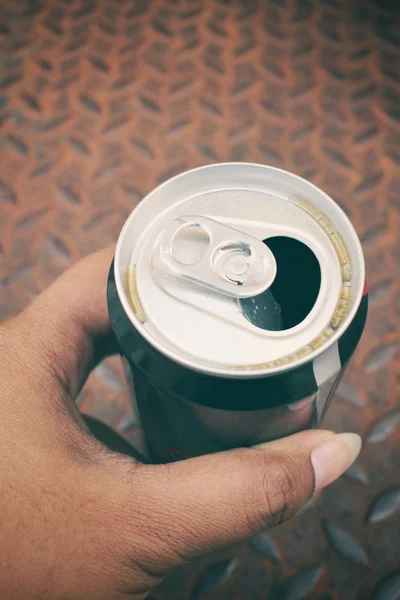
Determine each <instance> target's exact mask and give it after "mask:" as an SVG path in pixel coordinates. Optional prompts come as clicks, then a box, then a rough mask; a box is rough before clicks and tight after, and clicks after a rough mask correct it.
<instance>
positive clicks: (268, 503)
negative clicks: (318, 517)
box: [243, 449, 303, 534]
mask: <svg viewBox="0 0 400 600" xmlns="http://www.w3.org/2000/svg"><path fill="white" fill-rule="evenodd" d="M250 452H251V456H250V458H249V459H248V460H249V461H250V464H249V468H247V472H248V476H247V477H246V478H245V481H244V490H243V491H244V494H243V498H244V510H245V513H246V515H247V521H248V525H249V528H250V531H251V533H252V534H257V533H260V531H263V530H265V529H270V528H272V527H275V526H276V525H279V524H280V523H283V522H284V521H286V520H287V519H289V518H290V517H291V516H293V515H294V514H295V513H296V512H297V510H298V508H299V507H300V505H301V504H302V500H303V492H302V487H303V485H302V484H303V476H302V471H301V468H300V466H299V465H298V464H297V463H296V461H294V460H293V459H291V458H290V457H288V456H287V455H283V454H279V453H273V454H272V453H271V452H266V451H265V450H262V449H251V450H250Z"/></svg>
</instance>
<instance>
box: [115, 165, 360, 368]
mask: <svg viewBox="0 0 400 600" xmlns="http://www.w3.org/2000/svg"><path fill="white" fill-rule="evenodd" d="M115 272H116V284H117V289H118V293H119V296H120V299H121V302H122V304H123V307H124V310H125V312H126V313H127V315H128V317H129V318H130V319H131V321H132V322H133V324H134V325H135V326H136V327H137V328H138V330H139V331H140V332H141V333H142V335H143V336H144V337H146V339H147V340H148V341H149V342H150V343H151V344H153V345H154V346H155V347H156V348H157V349H158V350H159V351H161V352H163V353H164V354H167V355H168V356H169V357H170V358H172V359H173V360H177V361H178V362H180V363H182V364H184V365H187V366H189V367H191V368H194V369H197V370H200V371H204V372H207V373H212V374H220V375H225V376H231V377H235V376H236V377H240V376H246V377H249V376H252V375H254V376H259V375H260V374H269V373H273V372H277V371H282V370H285V369H289V368H293V367H294V366H296V365H299V364H302V363H304V362H306V361H308V360H311V359H312V358H313V357H314V356H316V355H317V354H318V353H320V352H322V351H324V350H325V349H326V348H327V347H328V346H329V345H330V344H331V343H333V342H334V340H335V339H337V338H338V337H339V336H340V335H341V334H342V332H343V331H344V330H345V328H346V327H347V326H348V325H349V323H350V322H351V319H352V316H353V315H354V313H355V311H356V310H357V307H358V305H359V302H360V299H361V294H362V289H363V283H364V263H363V257H362V252H361V247H360V244H359V241H358V238H357V235H356V234H355V232H354V229H353V227H352V225H351V224H350V222H349V220H348V219H347V217H346V216H345V214H344V213H343V211H342V210H341V209H340V208H339V207H338V206H337V205H336V204H335V203H334V202H333V200H331V199H330V198H329V197H328V196H327V195H326V194H324V193H323V192H322V191H321V190H319V189H318V188H316V187H315V186H314V185H312V184H310V183H308V182H307V181H305V180H304V179H301V178H299V177H297V176H295V175H292V174H290V173H287V172H285V171H281V170H279V169H274V168H272V167H264V166H261V165H253V164H246V163H229V164H222V165H211V166H209V167H203V168H200V169H196V170H194V171H189V172H187V173H184V174H182V175H180V176H178V177H175V178H174V179H172V180H170V181H168V182H166V183H165V184H163V185H161V186H160V187H159V188H157V189H156V190H154V191H153V192H151V193H150V194H149V195H148V196H147V198H146V199H145V200H143V201H142V203H141V204H139V206H138V207H137V209H135V211H133V213H132V215H131V216H130V217H129V219H128V221H127V223H126V224H125V227H124V229H123V230H122V232H121V236H120V239H119V242H118V246H117V252H116V258H115Z"/></svg>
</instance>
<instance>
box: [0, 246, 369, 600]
mask: <svg viewBox="0 0 400 600" xmlns="http://www.w3.org/2000/svg"><path fill="white" fill-rule="evenodd" d="M113 250H114V249H113V248H109V249H106V250H103V251H101V252H98V253H96V254H94V255H92V256H90V257H88V258H86V259H84V260H83V261H81V262H80V263H78V264H77V265H75V266H74V267H72V268H71V269H70V270H69V271H67V272H66V273H65V274H64V275H62V276H61V277H60V278H59V279H58V280H57V281H56V282H55V283H54V284H53V285H52V286H51V287H50V288H49V289H48V290H47V291H45V292H44V293H43V294H41V295H40V296H39V297H38V298H37V299H36V301H35V302H34V303H33V304H32V305H31V306H29V307H28V308H27V309H26V310H25V311H24V312H23V313H22V314H21V315H19V316H18V317H16V318H14V319H12V320H10V321H8V322H6V323H5V324H3V325H2V326H1V327H0V357H1V360H0V381H1V392H0V396H1V407H2V410H1V420H0V514H1V519H0V544H1V554H0V597H1V598H7V600H21V598H30V599H31V600H36V599H41V600H123V599H124V598H128V597H129V598H136V599H140V598H144V597H145V596H146V594H147V593H148V592H149V590H151V588H153V587H154V586H156V585H157V584H158V583H159V582H160V581H161V580H162V578H163V577H164V576H165V575H166V574H167V573H168V572H169V571H170V570H171V569H172V568H174V567H176V566H178V565H180V564H182V563H183V562H185V561H188V560H190V559H192V558H195V557H197V556H199V555H202V554H205V553H208V552H210V551H212V550H214V549H217V548H220V547H223V546H225V545H229V544H232V543H234V542H237V541H239V540H243V539H245V538H247V537H249V536H251V535H255V534H257V533H260V532H261V531H262V530H264V529H267V528H269V527H273V526H275V525H278V524H279V523H281V522H282V521H284V520H286V519H288V518H290V517H291V516H292V515H293V514H295V513H296V511H297V510H298V509H299V508H301V506H303V505H304V503H305V502H306V501H307V500H308V499H309V498H310V497H311V496H312V494H313V493H314V491H318V490H320V489H322V488H323V487H325V486H326V485H328V484H329V483H331V482H332V481H333V480H335V479H336V478H337V477H339V476H340V475H341V474H342V473H343V472H344V471H345V470H346V469H347V467H348V466H349V465H350V464H351V463H352V462H353V460H354V459H355V458H356V456H357V454H358V452H359V450H360V443H361V442H360V439H359V437H358V436H356V435H354V434H341V435H336V436H335V434H334V433H332V432H329V431H322V430H314V431H305V432H301V433H297V434H295V435H293V436H291V437H288V438H285V439H282V440H279V441H275V442H270V443H268V444H263V445H261V446H258V447H255V448H249V449H243V448H242V449H237V450H231V451H228V452H223V453H219V454H213V455H209V456H203V457H199V458H194V459H190V460H185V461H182V462H177V463H173V464H169V465H144V464H141V463H139V462H136V461H135V460H134V459H132V458H130V457H127V456H124V455H122V454H118V453H116V452H113V451H111V450H109V449H107V448H106V447H105V446H103V445H102V444H101V443H100V442H98V441H97V440H95V439H94V438H93V437H92V436H91V434H90V433H89V431H88V429H87V427H86V425H85V423H84V421H83V419H82V417H81V415H80V414H79V412H78V410H77V408H76V407H75V404H74V400H75V399H76V397H77V395H78V393H79V391H80V389H81V387H82V385H83V383H84V381H85V379H86V377H87V375H88V373H89V372H90V370H91V369H92V368H93V366H94V365H95V364H96V363H97V362H98V361H99V360H101V358H103V357H104V355H105V354H108V353H112V352H114V351H115V350H116V348H115V347H114V342H113V337H112V334H111V331H110V325H109V321H108V315H107V306H106V280H107V274H108V269H109V265H110V263H111V259H112V254H113Z"/></svg>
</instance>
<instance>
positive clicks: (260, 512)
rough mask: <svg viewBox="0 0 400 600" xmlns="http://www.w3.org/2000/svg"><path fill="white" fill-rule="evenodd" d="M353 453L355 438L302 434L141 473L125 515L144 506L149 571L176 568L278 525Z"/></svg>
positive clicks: (324, 433) (347, 463) (357, 440)
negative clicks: (151, 552) (153, 549)
mask: <svg viewBox="0 0 400 600" xmlns="http://www.w3.org/2000/svg"><path fill="white" fill-rule="evenodd" d="M360 447H361V440H360V438H359V436H357V435H355V434H340V435H335V434H334V433H332V432H329V431H322V430H321V431H305V432H301V433H298V434H295V435H293V436H291V437H288V438H285V439H282V440H279V441H275V442H271V443H268V444H263V445H261V446H258V447H254V448H249V449H239V450H233V451H229V452H223V453H219V454H214V455H208V456H203V457H199V458H195V459H190V460H187V461H182V462H177V463H174V464H171V465H163V466H161V467H160V466H152V467H149V466H147V465H146V466H143V467H141V468H140V469H138V470H137V473H136V478H135V490H136V491H135V493H133V490H132V491H131V494H132V497H134V498H135V504H136V508H135V507H134V506H132V510H133V511H135V510H136V511H137V506H138V505H139V506H141V507H146V509H145V511H144V513H143V512H142V513H141V521H142V528H143V529H144V531H146V530H147V531H149V532H150V534H149V535H150V538H151V536H154V539H156V540H157V553H156V557H154V556H153V557H151V556H149V561H150V563H151V564H150V565H149V568H150V569H152V570H153V571H154V569H155V568H156V565H157V564H160V563H161V564H164V565H167V567H173V566H176V565H177V564H180V563H181V562H182V561H185V560H190V559H192V558H195V557H197V556H200V555H202V554H204V553H207V552H209V551H211V550H215V549H217V548H221V547H223V546H226V545H231V544H233V543H235V542H238V541H240V540H243V539H245V538H248V537H249V536H252V535H255V534H258V533H260V532H261V531H263V530H265V529H268V528H270V527H273V526H275V525H278V524H279V523H282V522H283V521H285V520H286V519H288V518H290V517H291V516H292V515H294V514H295V513H296V512H297V511H298V510H299V509H300V508H301V507H302V506H303V505H304V504H305V503H306V502H307V501H308V500H309V499H310V497H311V496H312V495H313V493H314V491H318V490H320V489H321V488H322V487H325V486H326V485H328V484H329V483H331V482H332V481H333V480H335V479H336V478H337V477H339V476H340V475H341V474H342V473H343V472H344V471H345V470H346V469H347V468H348V467H349V466H350V464H351V463H352V462H353V461H354V460H355V458H356V456H357V454H358V453H359V451H360ZM140 478H142V480H141V479H140ZM140 482H141V485H139V484H140ZM141 494H143V495H144V497H143V498H141ZM146 510H147V519H146ZM155 558H156V559H157V560H155ZM157 561H158V562H157Z"/></svg>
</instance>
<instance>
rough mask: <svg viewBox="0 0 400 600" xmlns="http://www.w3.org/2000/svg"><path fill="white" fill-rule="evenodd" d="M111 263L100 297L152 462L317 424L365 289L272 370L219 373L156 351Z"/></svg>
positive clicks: (354, 333) (351, 345)
mask: <svg viewBox="0 0 400 600" xmlns="http://www.w3.org/2000/svg"><path fill="white" fill-rule="evenodd" d="M115 273H116V271H115V268H114V264H113V265H112V266H111V269H110V275H109V281H108V304H109V313H110V318H111V322H112V326H113V329H114V332H115V334H116V337H117V339H118V341H119V344H120V347H121V354H122V356H123V358H124V362H125V370H126V374H127V378H128V381H129V383H130V385H131V391H132V399H133V409H134V412H135V413H136V418H137V424H138V428H139V429H140V435H139V438H138V439H140V442H139V443H140V447H139V448H138V450H139V451H140V452H141V453H142V454H143V455H144V456H145V457H146V459H147V460H150V461H151V462H154V463H159V462H171V461H174V460H181V459H184V458H187V457H191V456H198V455H201V454H207V453H211V452H217V451H220V450H225V449H229V448H233V447H238V446H251V445H254V444H257V443H262V442H265V441H269V440H273V439H277V438H281V437H285V436H287V435H290V434H292V433H295V432H297V431H300V430H303V429H306V428H312V427H316V426H318V425H319V423H320V422H321V419H322V418H323V415H324V413H325V411H326V409H327V407H328V405H329V402H330V400H331V398H332V396H333V394H334V392H335V390H336V387H337V385H338V384H339V382H340V380H341V378H342V376H343V373H344V371H345V368H346V366H347V364H348V362H349V360H350V358H351V356H352V354H353V352H354V350H355V349H356V347H357V344H358V342H359V340H360V338H361V335H362V331H363V328H364V324H365V320H366V316H367V301H368V300H367V291H366V287H365V286H364V289H363V293H362V295H361V294H360V299H359V300H358V301H357V306H356V307H355V309H354V310H353V315H352V319H351V321H350V322H349V324H348V326H347V327H346V329H345V330H344V331H343V333H342V334H341V335H340V336H339V337H338V339H337V340H336V341H335V342H334V343H332V344H330V345H329V346H328V347H327V348H326V349H324V348H322V350H321V352H319V353H318V355H317V356H315V357H314V358H312V359H310V360H308V361H307V360H303V361H299V364H296V362H295V364H293V365H290V364H288V365H287V367H286V368H284V369H282V370H281V371H280V372H272V373H268V372H266V373H265V374H257V376H254V375H252V374H249V376H246V373H245V374H244V375H242V376H240V377H229V376H223V375H221V374H220V373H213V372H212V369H210V368H208V369H205V370H204V371H201V370H199V369H196V368H190V367H189V366H187V365H185V364H182V363H181V362H179V361H177V360H174V358H173V356H171V355H169V354H168V353H165V352H162V351H161V352H160V350H159V348H157V347H155V346H154V345H153V344H152V343H151V342H149V340H148V339H146V336H145V335H143V332H142V331H141V330H140V328H139V327H137V326H135V324H134V323H132V319H130V318H129V316H128V315H127V311H126V308H124V306H123V303H122V302H121V297H120V296H121V294H120V293H119V290H118V289H117V288H118V286H117V285H116V274H115Z"/></svg>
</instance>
